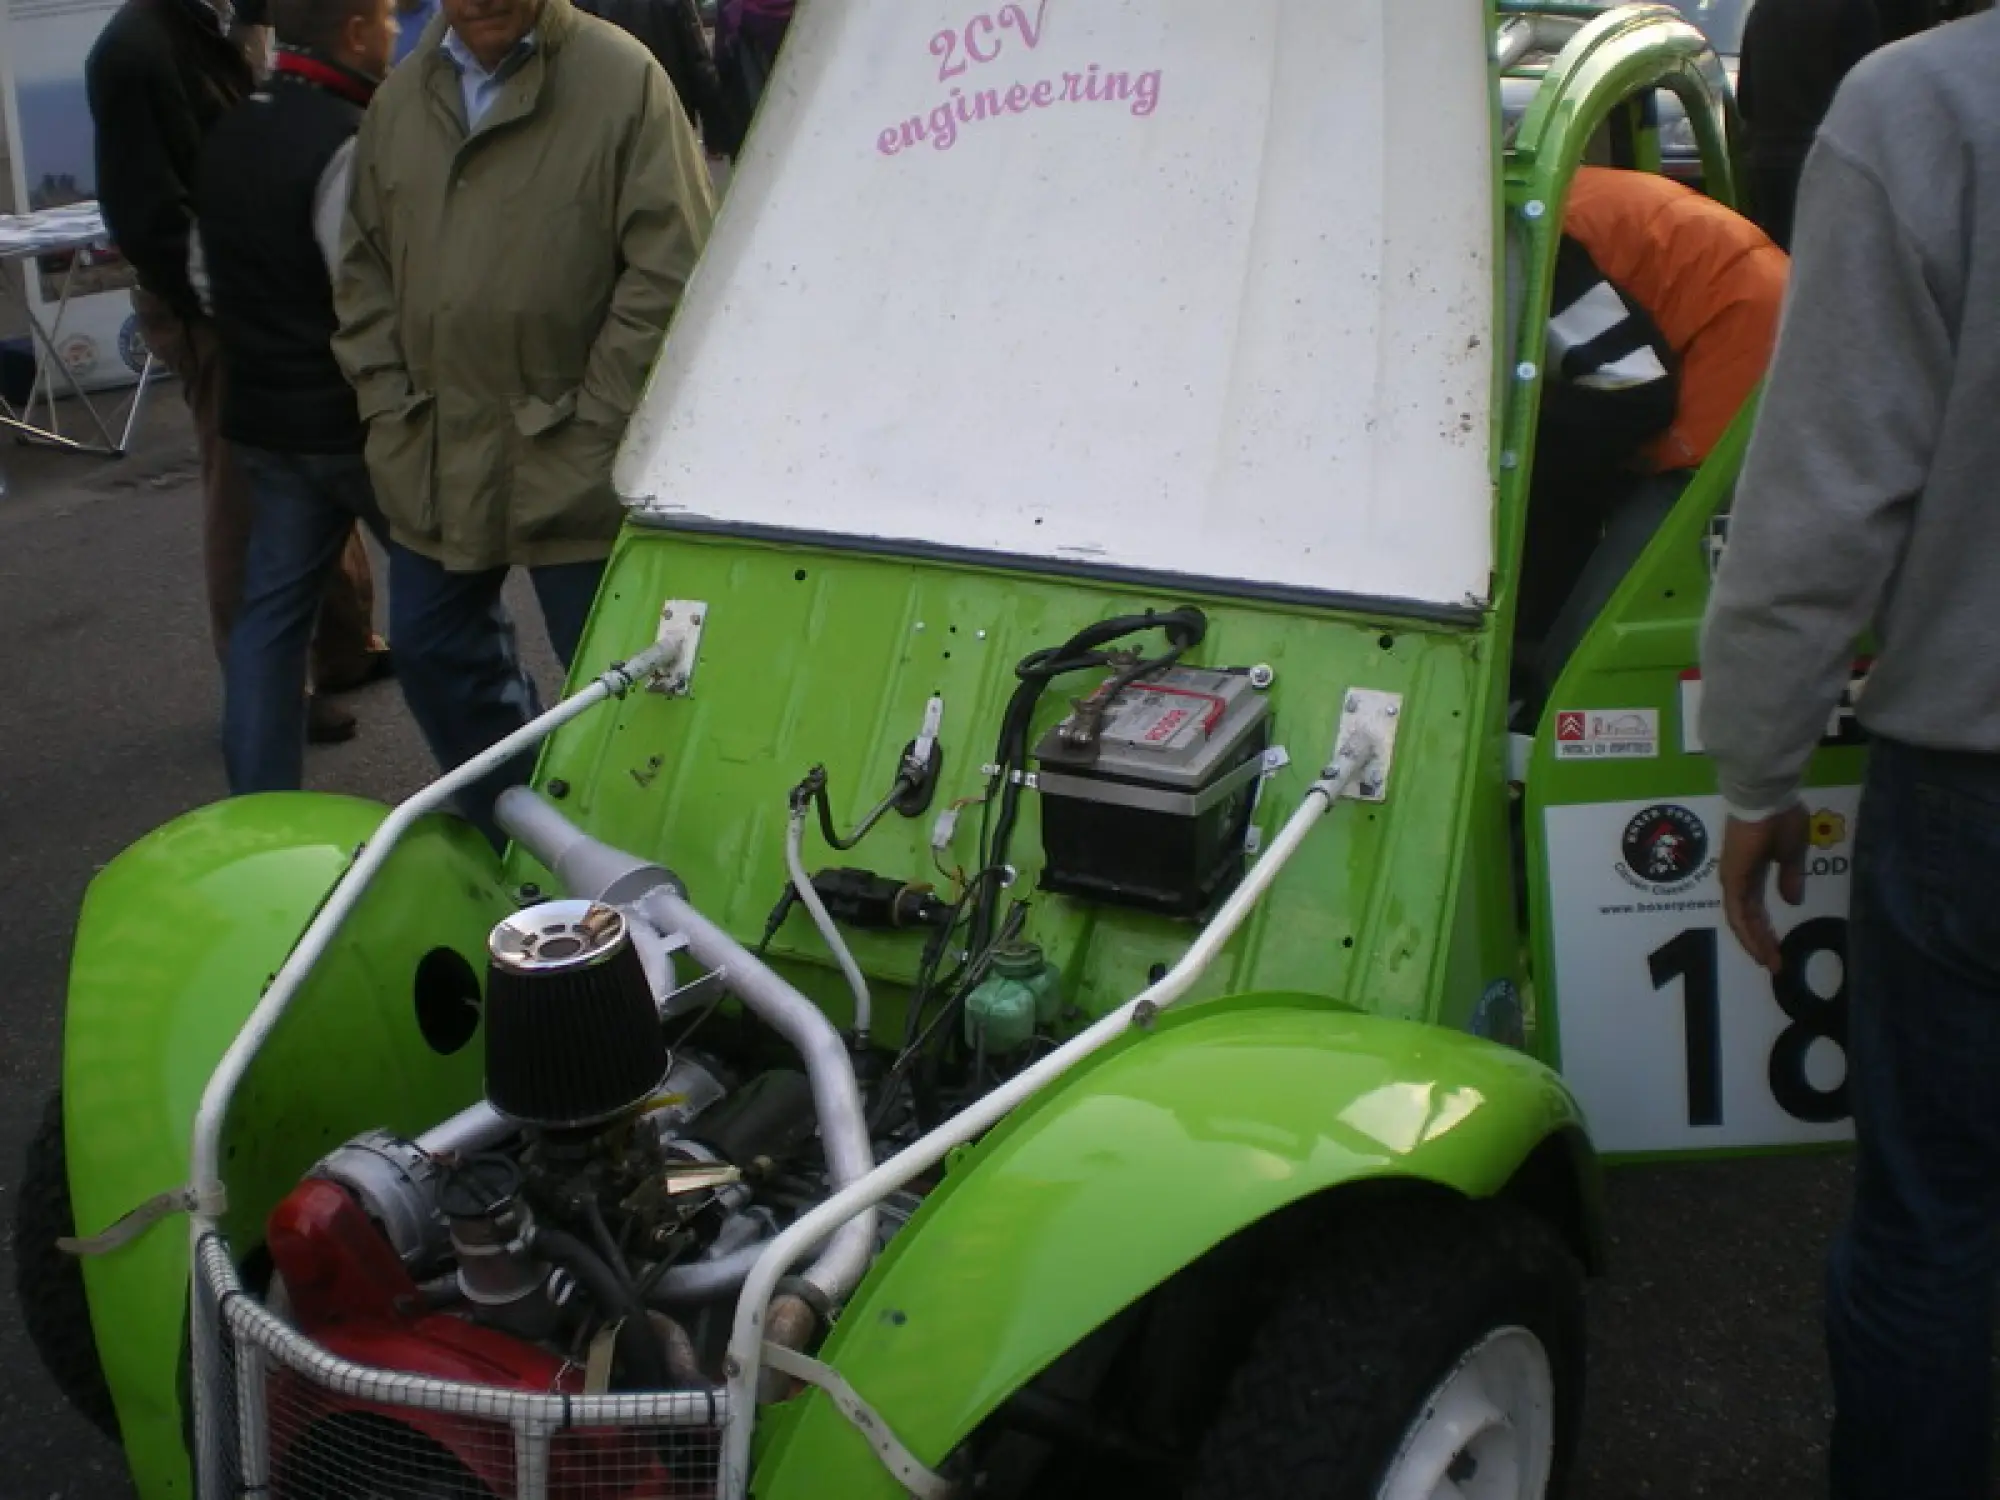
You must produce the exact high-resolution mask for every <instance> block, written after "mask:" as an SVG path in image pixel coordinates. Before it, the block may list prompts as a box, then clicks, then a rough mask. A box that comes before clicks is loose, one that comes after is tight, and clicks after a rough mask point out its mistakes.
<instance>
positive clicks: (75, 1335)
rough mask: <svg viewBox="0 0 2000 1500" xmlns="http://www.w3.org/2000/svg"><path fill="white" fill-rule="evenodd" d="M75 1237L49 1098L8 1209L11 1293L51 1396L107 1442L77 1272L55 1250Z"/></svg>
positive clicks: (59, 1118)
mask: <svg viewBox="0 0 2000 1500" xmlns="http://www.w3.org/2000/svg"><path fill="white" fill-rule="evenodd" d="M75 1233H76V1216H75V1214H74V1213H73V1212H72V1211H71V1209H70V1201H69V1156H68V1153H67V1151H65V1149H64V1147H63V1110H62V1090H61V1089H57V1090H56V1091H55V1092H54V1093H53V1094H51V1095H49V1099H48V1103H47V1104H45V1105H44V1106H43V1108H42V1123H41V1125H40V1127H39V1128H38V1129H37V1130H36V1131H35V1135H34V1139H33V1140H31V1141H29V1142H28V1155H27V1164H26V1170H25V1171H24V1172H23V1173H22V1175H21V1189H20V1195H19V1197H18V1198H17V1199H16V1200H15V1204H14V1293H15V1297H16V1300H17V1301H18V1302H19V1303H20V1307H21V1321H22V1322H23V1323H25V1324H26V1325H27V1329H28V1341H29V1342H30V1343H32V1344H33V1345H34V1346H35V1353H36V1354H38V1355H40V1356H41V1360H42V1364H43V1366H44V1367H45V1368H46V1369H47V1370H48V1372H49V1378H50V1379H51V1380H53V1381H54V1382H55V1383H56V1389H57V1390H59V1391H61V1392H62V1393H63V1396H64V1397H65V1398H66V1399H67V1400H68V1401H69V1403H70V1405H72V1406H74V1407H75V1408H76V1409H77V1410H78V1411H79V1412H81V1413H82V1414H83V1415H84V1417H85V1418H87V1419H88V1420H89V1422H90V1424H91V1425H92V1426H93V1427H95V1428H97V1429H98V1430H99V1431H100V1432H102V1433H104V1434H105V1435H106V1436H107V1437H112V1438H115V1437H117V1436H118V1412H117V1409H116V1408H115V1407H114V1406H113V1405H112V1402H111V1388H110V1387H109V1386H107V1385H106V1384H105V1383H104V1363H103V1361H102V1360H101V1359H99V1358H98V1354H97V1336H96V1334H95V1333H94V1332H93V1331H92V1329H91V1326H90V1303H89V1302H88V1301H87V1300H86V1299H85V1296H84V1291H83V1266H82V1265H81V1263H79V1262H78V1261H77V1259H76V1258H75V1257H74V1256H71V1255H65V1254H64V1253H63V1252H62V1251H61V1250H58V1249H57V1248H56V1241H57V1240H58V1239H61V1238H63V1237H65V1236H68V1235H73V1234H75Z"/></svg>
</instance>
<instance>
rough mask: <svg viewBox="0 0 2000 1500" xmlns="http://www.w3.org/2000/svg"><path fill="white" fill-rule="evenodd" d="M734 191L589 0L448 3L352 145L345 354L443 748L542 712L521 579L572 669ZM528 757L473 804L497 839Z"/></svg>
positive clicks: (491, 735) (404, 628)
mask: <svg viewBox="0 0 2000 1500" xmlns="http://www.w3.org/2000/svg"><path fill="white" fill-rule="evenodd" d="M713 213H714V208H713V204H712V201H711V198H710V190H709V180H708V175H707V169H706V166H705V164H704V163H703V160H702V154H701V148H700V146H699V144H698V143H697V142H696V139H695V136H694V132H693V130H692V128H691V127H690V126H689V124H688V121H687V117H686V115H685V114H683V112H682V110H681V107H680V104H679V103H678V102H677V100H676V98H675V96H674V91H673V86H672V85H671V84H670V83H669V82H668V80H667V76H666V74H665V73H663V72H662V71H661V70H660V67H659V64H658V63H656V62H654V61H653V59H652V57H651V56H650V55H649V54H648V53H647V52H646V51H645V49H644V48H643V47H641V46H640V45H639V44H638V43H637V42H635V41H633V40H632V38H631V37H629V36H627V35H626V34H625V33H624V32H622V31H619V30H618V29H616V28H615V27H612V26H608V25H606V24H605V23H603V22H601V21H598V20H597V19H595V18H594V17H591V16H588V15H585V14H584V13H582V12H581V11H579V10H577V9H576V8H575V7H574V6H573V5H572V4H571V3H570V0H444V5H443V14H442V15H441V16H439V17H438V18H437V19H436V20H434V21H433V22H432V23H431V25H430V26H429V28H428V29H427V30H426V32H425V35H424V38H423V40H422V41H421V42H420V43H418V45H417V48H416V50H415V51H414V52H413V53H412V54H411V56H410V57H409V59H408V60H407V61H406V62H404V63H403V64H402V65H401V66H399V67H398V68H397V69H396V70H395V71H394V72H393V73H392V74H391V76H390V78H389V80H388V82H387V83H385V84H384V85H383V86H382V89H381V90H380V92H378V93H377V94H376V96H375V101H374V105H373V107H372V108H371V109H370V110H369V112H368V118H367V120H366V121H365V122H364V123H363V125H362V127H361V133H360V136H359V138H358V141H357V144H356V148H355V157H354V178H353V190H352V198H351V201H350V204H349V208H348V219H347V228H346V234H345V239H344V245H343V251H342V261H341V268H340V277H339V288H338V292H337V296H336V301H337V305H338V308H339V312H340V322H341V328H340V333H339V335H338V337H337V338H336V339H335V341H334V351H335V353H336V354H337V355H338V356H339V359H340V363H341V365H342V367H343V369H344V370H345V371H346V373H347V378H348V379H349V380H350V381H351V382H353V385H354V388H355V390H356V392H357V394H358V396H359V398H360V406H361V416H362V418H363V420H364V421H365V422H366V423H367V424H368V467H369V472H370V475H371V477H372V478H373V480H374V485H375V493H376V496H377V498H378V500H379V501H380V503H381V507H382V511H383V513H384V515H385V516H386V517H387V518H388V521H389V526H390V532H391V535H392V538H393V546H392V547H391V550H390V593H389V599H390V623H391V631H392V635H393V638H394V639H395V641H396V661H397V667H398V675H399V676H400V678H401V680H402V683H403V689H404V693H405V695H406V697H407V698H408V700H409V703H410V708H411V712H412V713H413V714H414V715H415V716H416V719H417V722H418V724H419V725H420V726H421V728H422V729H423V732H424V735H425V737H426V738H427V739H428V740H429V741H430V746H431V750H432V752H433V753H434V754H435V755H436V756H437V758H438V761H439V763H440V764H441V765H443V766H445V767H447V768H449V767H452V766H456V765H459V764H462V763H463V762H465V761H467V760H469V759H471V758H472V757H473V756H475V755H477V754H479V753H480V752H481V751H483V750H485V749H487V748H488V747H489V746H491V745H493V744H494V743H496V742H497V741H499V740H500V739H502V738H503V737H505V736H506V735H507V734H509V733H511V732H512V731H513V730H515V729H518V728H519V727H520V726H521V725H522V724H524V723H525V722H527V720H528V719H529V718H530V717H532V716H533V715H534V714H535V713H537V712H538V711H539V708H540V702H539V698H538V696H537V694H536V691H535V686H534V683H533V681H532V679H531V678H530V677H529V676H528V674H527V672H526V671H525V670H524V668H523V667H522V665H521V661H520V657H519V653H518V650H517V646H516V641H515V637H514V626H513V621H512V620H511V618H510V617H509V615H508V612H507V608H506V605H505V604H504V603H503V602H502V599H501V586H502V585H503V584H504V583H505V581H506V577H507V570H508V569H509V568H510V567H516V566H518V567H524V568H527V569H528V570H529V573H530V576H531V578H532V580H533V582H534V586H535V592H536V595H537V597H538V599H539V600H540V603H541V608H542V616H543V621H544V623H545V624H546V625H547V627H548V632H549V639H550V643H551V644H552V645H553V646H554V647H555V651H556V654H557V655H558V656H559V657H561V658H562V660H563V663H564V665H565V666H567V665H568V663H569V660H570V658H571V656H572V655H574V653H575V651H576V649H577V645H578V642H579V640H580V639H581V637H582V634H583V625H584V620H585V618H586V616H587V615H588V613H589V609H590V602H591V599H592V598H593V597H594V595H595V593H596V590H597V584H598V581H599V579H600V578H601V576H602V574H603V570H604V560H605V558H606V557H608V556H609V554H610V551H611V544H612V541H613V540H614V538H615V537H616V536H617V533H618V528H619V524H620V521H621V519H622V515H623V512H622V510H621V507H620V505H619V502H618V498H617V496H616V495H615V494H614V493H613V492H612V488H611V464H612V459H613V456H614V455H615V453H616V451H617V448H618V443H619V439H620V438H621V436H622V435H623V433H624V430H625V422H626V419H627V418H628V417H629V416H630V415H631V412H632V409H633V407H634V405H635V404H636V403H637V401H638V399H639V392H640V388H641V386H642V385H643V383H644V381H645V378H646V374H647V371H648V369H649V368H650V367H651V365H652V362H653V358H654V355H655V354H656V353H657V352H658V349H659V345H660V340H661V338H662V336H663V335H664V333H665V331H666V327H667V322H668V320H669V318H670V317H671V316H672V314H673V310H674V307H675V305H676V304H677V303H678V302H679V300H680V296H681V292H682V289H683V288H684V287H685V286H686V284H687V279H688V277H689V275H690V274H691V273H692V271H693V270H694V265H695V261H696V258H697V257H698V256H699V254H700V252H701V248H702V245H703V243H704V242H705V240H706V238H707V235H708V227H709V223H710V220H711V218H712V217H713ZM528 770H529V764H528V762H527V761H526V760H523V761H522V762H521V763H519V764H516V765H513V766H510V767H508V768H506V769H505V770H504V771H502V772H500V773H496V775H495V776H493V777H490V778H488V780H487V782H486V783H484V784H482V785H481V787H480V788H479V789H478V790H477V791H476V792H475V793H473V794H469V795H468V796H466V797H464V798H462V799H461V806H462V807H463V808H464V810H465V812H466V813H467V815H468V816H470V817H471V818H472V819H473V821H475V822H476V823H479V824H480V825H481V827H483V828H484V829H485V830H486V831H487V832H488V833H489V835H491V836H492V837H494V838H495V840H496V841H498V838H499V834H498V832H497V830H496V829H495V828H494V826H493V823H492V818H491V810H492V802H493V799H494V798H495V797H496V796H497V795H498V794H499V792H500V791H501V790H502V789H504V788H505V787H506V786H508V785H510V784H513V783H515V782H519V781H523V780H525V779H526V777H527V774H528Z"/></svg>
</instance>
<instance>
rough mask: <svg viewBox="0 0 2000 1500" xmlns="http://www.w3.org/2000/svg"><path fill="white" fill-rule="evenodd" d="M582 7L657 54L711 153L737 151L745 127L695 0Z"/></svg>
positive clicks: (581, 0)
mask: <svg viewBox="0 0 2000 1500" xmlns="http://www.w3.org/2000/svg"><path fill="white" fill-rule="evenodd" d="M577 9H579V10H586V11H589V12H590V13H591V14H592V15H593V16H596V17H597V19H598V20H600V21H609V22H610V23H611V24H612V25H613V26H616V27H618V28H619V29H620V30H621V31H625V32H628V33H629V34H630V35H631V36H632V37H634V38H635V39H636V40H637V41H638V42H639V43H640V44H641V45H643V46H644V47H645V49H646V50H647V51H648V52H650V53H652V54H653V58H654V60H655V61H656V62H658V63H659V65H660V67H661V68H662V69H664V70H665V71H666V75H667V77H668V78H669V79H671V80H672V82H673V85H674V92H675V93H676V94H678V95H680V100H681V108H682V109H684V110H686V111H687V117H688V119H689V120H691V121H693V122H694V125H695V128H696V129H697V130H699V131H700V132H701V137H702V144H703V145H704V146H706V147H707V148H708V151H709V154H710V155H711V156H734V155H735V154H736V148H737V146H738V145H739V144H740V143H741V141H742V130H741V127H740V126H739V125H738V123H737V121H736V120H735V119H734V117H733V112H732V111H731V110H730V109H729V108H728V105H727V101H726V100H725V99H724V97H723V93H722V82H721V80H720V78H719V77H718V76H717V74H716V71H715V55H714V54H713V53H712V52H711V51H710V50H709V46H708V33H707V32H706V31H705V30H704V29H703V27H702V24H701V12H700V10H699V9H698V8H697V7H696V5H695V0H577Z"/></svg>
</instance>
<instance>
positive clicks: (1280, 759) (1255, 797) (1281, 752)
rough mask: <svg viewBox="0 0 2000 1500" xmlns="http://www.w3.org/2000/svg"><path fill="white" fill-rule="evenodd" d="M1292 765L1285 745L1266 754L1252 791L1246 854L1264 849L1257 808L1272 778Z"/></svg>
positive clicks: (1246, 830) (1273, 747) (1246, 831)
mask: <svg viewBox="0 0 2000 1500" xmlns="http://www.w3.org/2000/svg"><path fill="white" fill-rule="evenodd" d="M1291 763H1292V757H1291V755H1290V754H1289V753H1288V752H1287V751H1286V749H1285V747H1284V746H1283V745H1273V746H1271V747H1270V748H1269V749H1268V750H1266V751H1265V752H1264V758H1263V761H1262V769H1261V770H1260V771H1259V773H1258V776H1257V785H1256V786H1254V787H1252V788H1251V790H1250V821H1249V823H1248V824H1247V825H1246V826H1245V827H1244V830H1243V852H1244V853H1245V854H1255V853H1256V852H1257V851H1258V850H1260V849H1262V848H1263V847H1264V830H1263V829H1262V828H1260V827H1258V826H1257V808H1258V806H1259V805H1260V804H1261V803H1262V802H1263V800H1264V788H1265V787H1266V786H1267V785H1269V784H1270V780H1271V778H1272V777H1273V776H1276V775H1277V774H1278V773H1279V772H1280V771H1282V770H1284V769H1285V767H1286V766H1289V765H1290V764H1291Z"/></svg>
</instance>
